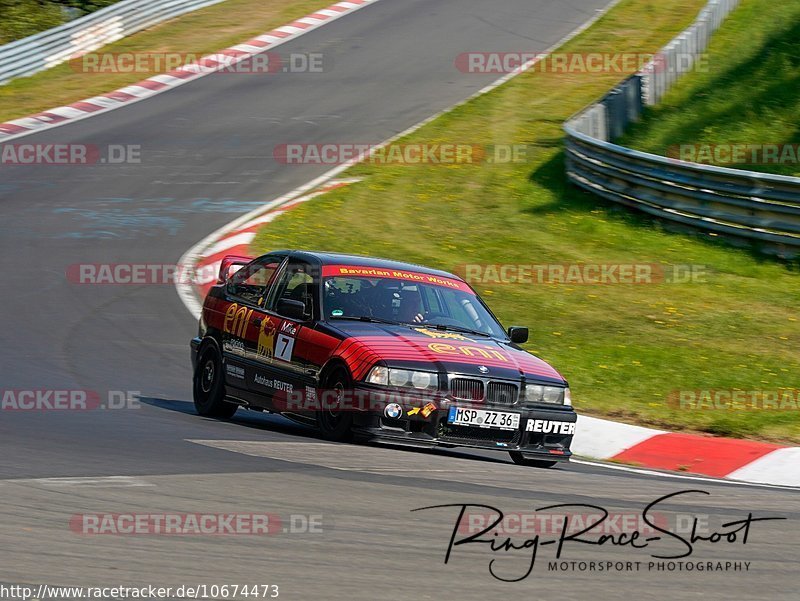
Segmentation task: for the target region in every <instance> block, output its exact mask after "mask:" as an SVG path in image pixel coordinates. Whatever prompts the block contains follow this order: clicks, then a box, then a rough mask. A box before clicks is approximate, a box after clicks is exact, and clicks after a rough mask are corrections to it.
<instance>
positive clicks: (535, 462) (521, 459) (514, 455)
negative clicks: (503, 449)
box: [508, 451, 558, 469]
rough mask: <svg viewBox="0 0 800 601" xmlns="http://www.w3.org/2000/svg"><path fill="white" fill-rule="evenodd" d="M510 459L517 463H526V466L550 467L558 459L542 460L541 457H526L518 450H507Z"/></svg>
mask: <svg viewBox="0 0 800 601" xmlns="http://www.w3.org/2000/svg"><path fill="white" fill-rule="evenodd" d="M508 454H509V455H511V460H512V461H513V462H514V463H516V464H517V465H527V466H528V467H539V468H545V469H546V468H550V467H553V466H554V465H555V464H556V463H558V461H542V460H541V459H528V458H527V457H525V455H523V454H522V453H520V452H519V451H509V452H508Z"/></svg>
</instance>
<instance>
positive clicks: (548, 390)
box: [525, 384, 572, 405]
mask: <svg viewBox="0 0 800 601" xmlns="http://www.w3.org/2000/svg"><path fill="white" fill-rule="evenodd" d="M525 401H526V402H527V403H549V404H551V405H571V404H572V398H571V397H570V393H569V388H562V387H560V386H542V385H541V384H526V385H525Z"/></svg>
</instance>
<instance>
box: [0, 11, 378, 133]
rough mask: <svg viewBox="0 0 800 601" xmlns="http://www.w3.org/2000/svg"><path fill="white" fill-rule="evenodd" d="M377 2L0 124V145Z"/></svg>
mask: <svg viewBox="0 0 800 601" xmlns="http://www.w3.org/2000/svg"><path fill="white" fill-rule="evenodd" d="M378 1H379V0H346V1H343V2H337V3H336V4H332V5H330V6H329V7H327V8H323V9H321V10H318V11H316V12H314V13H311V14H310V15H306V16H305V17H302V18H300V19H297V20H296V21H292V22H291V23H289V24H288V25H283V26H281V27H278V28H276V29H273V30H272V31H269V32H267V33H265V34H262V35H259V36H256V37H254V38H253V39H252V40H248V41H246V42H244V43H241V44H237V45H235V46H231V47H230V48H226V49H225V50H222V51H220V52H216V53H214V54H209V55H208V56H204V57H203V58H201V59H198V60H197V61H193V62H191V63H187V64H185V65H182V66H181V67H179V68H177V69H174V70H172V71H169V72H168V73H162V74H159V75H154V76H153V77H149V78H147V79H145V80H143V81H140V82H138V83H135V84H133V85H129V86H125V87H124V88H120V89H118V90H114V91H113V92H108V93H106V94H101V95H99V96H93V97H92V98H86V99H84V100H79V101H78V102H73V103H72V104H68V105H66V106H59V107H56V108H53V109H49V110H46V111H43V112H41V113H37V114H35V115H30V116H28V117H22V118H20V119H12V120H11V121H6V122H4V123H0V142H3V141H8V140H12V139H14V138H19V137H22V136H25V135H28V134H31V133H33V132H38V131H43V130H45V129H50V128H53V127H58V126H59V125H64V124H65V123H71V122H73V121H78V120H80V119H85V118H86V117H91V116H94V115H98V114H100V113H105V112H108V111H112V110H114V109H117V108H120V107H122V106H127V105H130V104H133V103H134V102H138V101H140V100H144V99H145V98H150V97H152V96H155V95H156V94H160V93H161V92H165V91H167V90H170V89H172V88H176V87H178V86H181V85H183V84H185V83H189V82H190V81H194V80H195V79H199V78H201V77H205V76H206V75H210V74H211V73H215V72H217V71H221V70H222V69H225V68H229V67H230V66H231V65H235V64H236V63H238V62H240V61H242V60H245V59H247V58H250V57H253V56H255V55H257V54H261V53H262V52H265V51H267V50H269V49H271V48H275V47H276V46H280V45H281V44H283V43H285V42H288V41H289V40H293V39H294V38H296V37H299V36H301V35H303V34H305V33H308V32H309V31H312V30H314V29H316V28H317V27H321V26H322V25H325V24H326V23H329V22H331V21H333V20H335V19H338V18H340V17H343V16H345V15H348V14H350V13H352V12H354V11H356V10H359V9H361V8H363V7H365V6H368V5H370V4H374V3H375V2H378Z"/></svg>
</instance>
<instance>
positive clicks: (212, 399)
mask: <svg viewBox="0 0 800 601" xmlns="http://www.w3.org/2000/svg"><path fill="white" fill-rule="evenodd" d="M224 380H225V376H224V375H223V373H222V357H220V354H219V350H217V347H216V345H214V344H206V345H205V347H203V349H202V350H201V351H200V355H199V357H198V359H197V367H196V368H195V370H194V377H193V379H192V389H193V396H194V407H195V409H197V413H199V414H200V415H202V416H203V417H216V418H219V419H228V418H230V417H233V414H234V413H236V410H237V409H238V405H236V404H234V403H226V402H225V381H224Z"/></svg>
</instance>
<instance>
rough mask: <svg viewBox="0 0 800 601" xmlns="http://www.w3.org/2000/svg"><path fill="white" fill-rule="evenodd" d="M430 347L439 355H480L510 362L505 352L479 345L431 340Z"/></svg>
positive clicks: (483, 357) (484, 357)
mask: <svg viewBox="0 0 800 601" xmlns="http://www.w3.org/2000/svg"><path fill="white" fill-rule="evenodd" d="M428 348H429V349H430V350H432V351H433V352H434V353H437V354H439V355H451V356H455V355H461V356H464V357H480V358H482V359H495V360H497V361H504V362H506V363H507V362H508V357H506V355H505V353H502V352H501V351H498V350H496V349H493V348H491V347H484V346H478V345H466V344H448V343H445V342H431V343H430V344H428Z"/></svg>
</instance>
